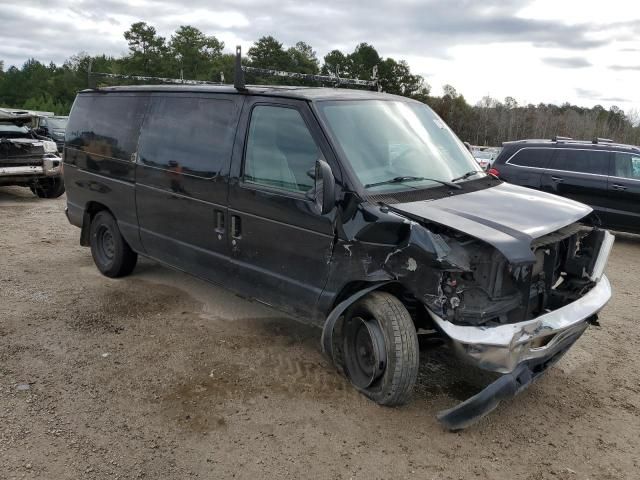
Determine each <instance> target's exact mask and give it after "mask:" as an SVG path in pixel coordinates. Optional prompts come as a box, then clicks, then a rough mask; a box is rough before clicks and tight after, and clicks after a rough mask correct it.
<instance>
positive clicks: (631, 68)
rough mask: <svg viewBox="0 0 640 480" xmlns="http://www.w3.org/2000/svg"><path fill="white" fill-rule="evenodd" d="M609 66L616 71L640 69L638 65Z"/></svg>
mask: <svg viewBox="0 0 640 480" xmlns="http://www.w3.org/2000/svg"><path fill="white" fill-rule="evenodd" d="M609 68H610V69H611V70H615V71H616V72H626V71H634V70H636V71H640V65H611V66H610V67H609Z"/></svg>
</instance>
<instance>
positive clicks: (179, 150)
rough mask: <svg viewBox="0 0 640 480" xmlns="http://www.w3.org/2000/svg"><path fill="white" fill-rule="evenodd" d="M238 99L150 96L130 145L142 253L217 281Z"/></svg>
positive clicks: (224, 256) (223, 254) (222, 262)
mask: <svg viewBox="0 0 640 480" xmlns="http://www.w3.org/2000/svg"><path fill="white" fill-rule="evenodd" d="M241 103H242V98H241V97H239V96H236V95H215V96H213V95H210V94H195V93H186V94H182V93H162V94H154V95H153V96H152V97H151V103H150V106H149V110H148V112H147V115H146V117H145V121H144V124H143V126H142V129H141V133H140V139H139V143H138V155H137V171H136V206H137V212H138V224H139V226H140V238H141V241H142V244H143V246H144V249H145V251H146V253H147V254H148V255H149V256H151V257H153V258H156V259H158V260H160V261H162V262H165V263H167V264H169V265H172V266H174V267H177V268H180V269H182V270H185V271H187V272H189V273H192V274H194V275H197V276H200V277H203V278H205V279H207V280H210V281H213V282H218V283H221V282H223V281H224V279H225V277H226V276H227V274H228V272H229V265H228V260H229V257H228V253H229V252H228V243H227V238H226V225H227V207H226V202H227V193H228V173H229V167H230V161H231V151H232V149H233V141H234V138H235V132H236V127H237V122H238V117H239V113H240V109H241Z"/></svg>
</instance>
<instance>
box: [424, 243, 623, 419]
mask: <svg viewBox="0 0 640 480" xmlns="http://www.w3.org/2000/svg"><path fill="white" fill-rule="evenodd" d="M613 240H614V237H613V235H611V234H610V233H609V232H606V233H605V236H604V240H603V242H602V245H601V248H600V252H599V254H598V258H597V259H596V262H595V265H594V267H593V271H592V272H591V275H590V278H591V280H593V281H595V282H596V284H595V286H594V287H593V288H592V289H591V290H590V291H589V292H587V293H586V294H585V295H584V296H583V297H581V298H579V299H578V300H576V301H575V302H572V303H570V304H568V305H565V306H564V307H561V308H558V309H557V310H554V311H552V312H549V313H546V314H544V315H541V316H539V317H537V318H534V319H532V320H527V321H525V322H520V323H514V324H507V325H498V326H493V327H483V326H480V327H474V326H461V325H454V324H452V323H450V322H448V321H446V320H444V319H442V318H440V317H439V316H437V315H435V314H434V313H433V312H431V311H429V314H430V315H431V318H432V319H433V321H434V322H435V324H436V325H437V326H438V328H439V329H440V330H441V331H442V332H443V333H444V334H446V335H447V336H448V337H449V339H450V340H451V343H452V345H453V347H454V349H455V350H456V352H457V353H458V355H459V356H461V357H462V358H464V359H465V360H467V361H469V362H471V363H472V364H474V365H475V366H477V367H479V368H481V369H483V370H489V371H493V372H498V373H502V374H504V375H502V376H501V377H500V378H498V379H497V380H496V381H495V382H493V383H492V384H490V385H489V386H488V387H486V388H485V389H484V390H482V391H481V392H480V393H478V394H477V395H474V396H473V397H471V398H469V399H467V400H465V401H464V402H462V403H461V404H459V405H457V406H455V407H453V408H451V409H449V410H445V411H442V412H440V413H439V414H438V419H439V420H440V421H441V422H442V423H443V424H444V425H445V426H446V427H447V428H449V429H451V430H458V429H461V428H465V427H467V426H469V425H471V424H472V423H474V422H476V421H477V420H479V419H480V418H482V417H483V416H484V415H486V414H488V413H489V412H491V411H492V410H493V409H494V408H496V407H497V406H498V404H499V403H500V402H501V401H502V400H505V399H507V398H510V397H513V396H515V395H517V394H518V393H520V392H521V391H522V390H524V389H525V388H526V387H527V386H528V385H529V384H531V382H533V381H534V380H535V379H536V378H537V377H538V376H540V375H541V374H542V373H543V372H545V371H546V370H547V368H549V367H550V366H551V365H553V364H554V363H555V362H557V361H558V360H559V359H560V357H562V355H564V354H565V353H566V352H567V350H569V348H571V346H572V345H573V344H574V343H575V341H576V340H577V339H578V338H580V336H581V335H582V333H583V332H584V331H585V330H586V329H587V327H588V325H589V320H591V319H593V318H596V316H597V314H598V312H600V310H602V308H603V307H604V306H605V305H606V304H607V302H608V301H609V299H610V298H611V284H610V283H609V279H608V278H607V277H606V276H605V275H604V268H605V266H606V263H607V260H608V258H609V254H610V253H611V249H612V246H613Z"/></svg>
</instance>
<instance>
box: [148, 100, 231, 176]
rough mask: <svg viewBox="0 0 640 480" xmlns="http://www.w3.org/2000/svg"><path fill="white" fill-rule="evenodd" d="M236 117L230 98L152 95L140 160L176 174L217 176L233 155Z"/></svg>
mask: <svg viewBox="0 0 640 480" xmlns="http://www.w3.org/2000/svg"><path fill="white" fill-rule="evenodd" d="M235 119H236V108H235V105H234V103H233V102H232V101H230V100H224V99H216V98H201V97H153V98H152V100H151V107H150V109H149V113H148V114H147V118H146V119H145V122H144V126H143V128H142V132H141V134H140V147H139V157H140V161H141V162H142V163H143V164H144V165H147V166H151V167H155V168H161V169H165V170H171V171H173V172H176V173H185V174H190V175H196V176H199V177H205V178H211V177H214V176H216V175H217V174H219V173H220V170H221V168H222V167H223V166H224V165H226V164H227V161H228V159H229V157H230V156H231V149H232V147H233V138H234V135H235V121H234V120H235Z"/></svg>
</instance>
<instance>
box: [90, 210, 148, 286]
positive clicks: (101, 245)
mask: <svg viewBox="0 0 640 480" xmlns="http://www.w3.org/2000/svg"><path fill="white" fill-rule="evenodd" d="M89 242H90V244H91V256H93V261H94V262H95V264H96V266H97V267H98V270H100V272H101V273H102V274H103V275H105V276H107V277H111V278H117V277H124V276H126V275H129V274H130V273H131V272H132V271H133V269H134V268H135V266H136V262H137V261H138V254H137V253H136V252H134V251H133V250H131V247H130V246H129V244H128V243H127V242H126V240H125V239H124V238H123V237H122V235H121V234H120V229H119V228H118V223H117V222H116V219H115V218H113V215H111V214H110V213H109V212H107V211H104V210H103V211H101V212H98V213H96V215H95V216H94V217H93V220H92V221H91V229H90V232H89Z"/></svg>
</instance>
